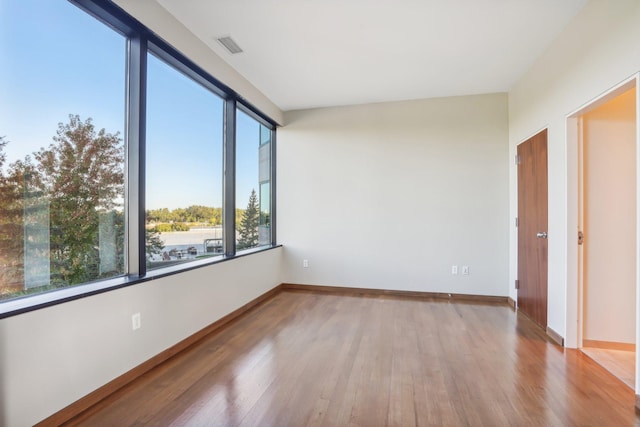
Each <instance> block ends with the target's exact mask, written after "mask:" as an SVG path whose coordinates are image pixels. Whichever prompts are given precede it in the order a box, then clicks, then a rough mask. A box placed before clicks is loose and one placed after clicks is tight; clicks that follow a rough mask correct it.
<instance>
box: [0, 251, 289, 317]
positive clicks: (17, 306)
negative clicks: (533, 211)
mask: <svg viewBox="0 0 640 427" xmlns="http://www.w3.org/2000/svg"><path fill="white" fill-rule="evenodd" d="M281 246H282V245H270V246H260V247H258V248H253V249H247V250H244V251H242V252H240V253H237V254H236V255H235V256H232V257H226V256H224V255H220V256H218V257H212V258H207V259H202V260H196V261H191V262H185V263H184V264H177V265H173V266H171V267H165V268H158V269H156V270H151V271H148V272H147V274H146V275H145V276H144V277H134V276H120V277H114V278H111V279H106V280H101V281H97V282H90V283H86V284H83V285H77V286H72V287H68V288H62V289H57V290H53V291H49V292H43V293H41V294H34V295H29V296H24V297H20V298H16V299H12V300H7V301H5V302H0V319H4V318H6V317H11V316H16V315H18V314H22V313H27V312H30V311H34V310H39V309H41V308H46V307H50V306H52V305H57V304H62V303H65V302H68V301H74V300H77V299H80V298H85V297H89V296H92V295H96V294H101V293H103V292H109V291H112V290H115V289H120V288H123V287H126V286H131V285H136V284H138V283H144V282H148V281H150V280H155V279H159V278H161V277H167V276H171V275H174V274H180V273H184V272H185V271H189V270H195V269H197V268H202V267H208V266H211V265H215V264H219V263H221V262H225V261H231V260H234V259H238V258H242V257H245V256H248V255H253V254H256V253H260V252H266V251H269V250H271V249H276V248H279V247H281Z"/></svg>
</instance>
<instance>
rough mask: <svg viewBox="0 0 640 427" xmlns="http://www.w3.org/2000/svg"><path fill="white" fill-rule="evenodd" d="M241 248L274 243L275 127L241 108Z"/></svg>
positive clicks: (238, 187)
mask: <svg viewBox="0 0 640 427" xmlns="http://www.w3.org/2000/svg"><path fill="white" fill-rule="evenodd" d="M236 123H237V131H236V141H237V143H236V224H237V242H238V243H237V248H238V250H244V249H249V248H254V247H257V246H264V245H270V244H271V128H269V127H267V126H265V125H264V124H262V123H260V122H259V121H258V120H256V119H254V118H252V117H250V116H249V115H248V114H246V113H244V112H243V111H242V110H240V109H238V111H237V122H236Z"/></svg>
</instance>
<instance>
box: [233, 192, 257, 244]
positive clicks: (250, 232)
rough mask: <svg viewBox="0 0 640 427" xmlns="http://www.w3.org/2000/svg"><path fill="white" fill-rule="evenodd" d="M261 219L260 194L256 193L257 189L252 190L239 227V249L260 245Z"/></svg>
mask: <svg viewBox="0 0 640 427" xmlns="http://www.w3.org/2000/svg"><path fill="white" fill-rule="evenodd" d="M259 220H260V212H259V210H258V196H257V195H256V190H251V195H250V196H249V203H248V204H247V209H245V211H244V213H243V215H242V219H241V220H240V226H239V227H238V233H239V234H240V238H239V239H238V249H246V248H252V247H254V246H257V245H258V222H259Z"/></svg>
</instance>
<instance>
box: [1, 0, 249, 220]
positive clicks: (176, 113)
mask: <svg viewBox="0 0 640 427" xmlns="http://www.w3.org/2000/svg"><path fill="white" fill-rule="evenodd" d="M125 49H126V41H125V38H124V37H123V36H121V35H119V34H118V33H116V32H115V31H113V30H111V29H110V28H108V27H106V26H105V25H104V24H102V23H100V22H98V21H97V20H95V19H93V18H92V17H90V16H89V15H87V14H86V13H85V12H83V11H82V10H80V9H78V8H77V7H75V6H74V5H72V4H70V3H68V2H66V1H64V0H20V1H16V0H0V136H6V139H7V140H8V141H10V142H9V145H8V146H7V148H6V150H5V151H6V153H7V160H8V162H13V161H15V160H17V159H23V158H24V157H25V156H26V155H28V154H31V153H33V152H34V151H37V150H38V149H39V148H40V147H47V146H48V145H49V144H51V143H52V142H53V141H52V137H53V136H54V135H55V132H56V130H57V128H58V123H59V122H67V121H68V116H69V114H79V115H80V117H81V118H82V119H86V118H88V117H91V118H92V119H93V123H94V125H95V126H96V127H97V128H98V129H101V128H105V129H106V130H107V131H108V132H111V133H115V132H120V136H121V137H123V134H124V117H125V105H124V94H125ZM148 72H149V75H148V92H149V98H148V106H147V109H148V122H147V156H148V157H147V193H146V194H147V208H160V207H167V208H170V209H173V208H177V207H187V206H189V205H193V204H198V205H208V206H221V204H222V101H221V100H220V99H219V98H218V97H217V96H216V95H214V94H213V93H211V92H209V91H207V90H206V89H204V88H202V87H201V86H199V85H198V84H196V83H195V82H193V81H191V80H190V79H188V78H187V77H185V76H184V75H182V74H180V73H178V72H177V71H175V70H173V69H171V68H169V67H168V66H166V65H165V64H163V63H161V62H160V61H159V60H157V59H156V58H155V57H150V59H149V70H148ZM237 134H238V141H237V153H236V156H237V158H238V162H237V180H236V182H237V186H238V188H237V192H236V194H237V206H238V207H241V208H244V207H245V206H246V204H247V200H248V196H249V194H250V192H251V189H252V188H255V189H256V190H257V189H258V145H259V125H258V123H257V122H256V121H255V120H253V119H251V118H249V117H247V116H246V115H244V114H238V129H237ZM243 195H244V196H243Z"/></svg>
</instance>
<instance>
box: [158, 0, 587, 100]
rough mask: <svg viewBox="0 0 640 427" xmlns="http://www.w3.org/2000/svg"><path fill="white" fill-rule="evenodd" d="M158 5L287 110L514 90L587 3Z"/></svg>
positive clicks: (362, 0)
mask: <svg viewBox="0 0 640 427" xmlns="http://www.w3.org/2000/svg"><path fill="white" fill-rule="evenodd" d="M157 1H158V3H159V4H160V5H161V6H163V7H164V8H165V9H166V10H167V11H168V12H169V13H171V14H172V15H173V16H174V17H175V18H176V19H178V20H179V21H180V22H182V23H183V24H184V25H185V26H186V27H187V28H188V29H189V30H191V31H192V32H193V33H194V34H195V35H196V36H197V37H198V38H200V39H201V40H202V41H204V42H205V43H206V44H207V45H208V46H210V47H211V49H212V50H213V51H214V52H216V53H217V54H218V55H219V56H220V57H222V58H223V59H224V60H225V61H227V62H228V63H229V64H230V65H231V66H232V67H233V68H234V69H236V70H237V71H238V72H239V73H240V74H242V75H243V76H244V77H245V78H246V79H247V80H249V81H250V82H251V83H253V85H254V86H256V87H257V88H258V89H259V90H260V91H262V92H263V93H264V94H265V95H266V96H267V97H269V98H270V99H271V100H272V101H273V102H274V103H275V104H276V105H277V106H278V107H280V108H281V109H282V110H283V111H287V110H295V109H303V108H313V107H325V106H335V105H349V104H363V103H371V102H384V101H397V100H407V99H419V98H431V97H440V96H456V95H470V94H480V93H492V92H505V91H508V90H509V88H510V87H511V86H512V85H513V84H514V83H515V82H516V81H517V80H518V79H519V78H520V77H521V76H522V75H523V74H524V73H525V72H526V70H527V69H528V68H529V67H530V66H531V64H532V63H533V61H534V60H535V59H536V58H537V57H538V56H539V55H540V54H542V53H543V52H544V51H545V49H546V48H547V46H549V44H550V42H551V41H552V40H553V39H554V38H555V37H556V36H557V35H558V34H559V33H560V32H561V31H562V29H563V28H564V27H565V26H566V25H567V24H568V22H569V21H570V20H571V18H572V17H573V16H575V15H576V14H577V13H578V11H579V10H580V9H581V8H582V7H583V6H584V4H585V3H586V1H587V0H253V1H250V0H189V1H184V0H157ZM221 36H231V37H232V38H233V39H234V40H235V41H236V42H237V43H238V45H239V46H240V47H241V48H242V49H243V50H244V52H243V53H240V54H237V55H231V54H229V53H228V52H227V51H226V50H225V49H224V48H223V47H222V46H220V45H219V43H218V42H217V41H216V38H218V37H221Z"/></svg>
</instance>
